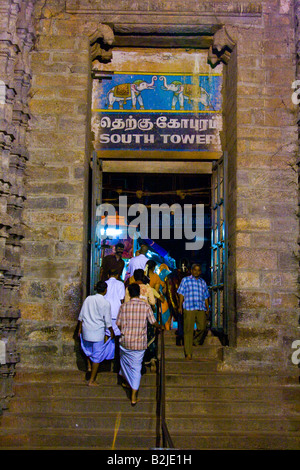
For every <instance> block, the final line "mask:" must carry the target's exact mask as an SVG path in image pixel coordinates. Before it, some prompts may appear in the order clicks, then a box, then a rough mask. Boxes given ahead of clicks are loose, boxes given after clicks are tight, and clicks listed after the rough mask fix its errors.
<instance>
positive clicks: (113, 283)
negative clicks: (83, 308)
mask: <svg viewBox="0 0 300 470" xmlns="http://www.w3.org/2000/svg"><path fill="white" fill-rule="evenodd" d="M105 282H106V284H107V292H106V294H105V296H104V297H105V299H106V300H108V301H109V303H110V307H111V322H112V327H113V330H114V334H115V338H114V341H113V343H114V348H115V352H114V362H113V370H114V371H117V370H119V363H120V348H119V339H120V336H121V332H120V330H119V328H118V327H117V325H116V320H117V316H118V313H119V310H120V307H121V304H122V303H123V301H124V297H125V286H124V283H123V282H122V281H120V280H118V271H117V270H116V269H115V270H110V271H109V279H108V280H107V281H105ZM105 334H106V335H107V336H110V332H109V330H106V332H105ZM109 349H110V346H109Z"/></svg>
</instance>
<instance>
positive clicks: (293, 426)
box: [1, 406, 300, 435]
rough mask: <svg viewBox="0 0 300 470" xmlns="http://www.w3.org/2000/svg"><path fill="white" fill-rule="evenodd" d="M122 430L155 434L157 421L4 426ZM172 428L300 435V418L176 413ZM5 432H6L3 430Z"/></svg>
mask: <svg viewBox="0 0 300 470" xmlns="http://www.w3.org/2000/svg"><path fill="white" fill-rule="evenodd" d="M119 419H120V422H119V429H120V430H123V431H126V430H127V429H130V430H133V429H134V430H135V431H140V432H148V431H151V432H153V433H154V432H155V430H156V425H157V419H156V416H155V415H154V414H153V415H152V416H150V415H149V414H148V413H147V412H145V413H143V412H140V411H139V407H138V406H137V407H135V408H132V407H130V411H128V413H119V412H116V411H114V412H111V413H109V412H105V413H101V412H97V411H94V412H92V413H86V414H85V415H82V414H81V413H75V412H74V413H72V412H68V413H58V412H56V413H55V412H53V413H43V412H42V413H31V412H28V413H12V412H10V411H8V412H6V413H5V414H4V416H3V417H2V418H1V424H2V427H3V429H4V430H5V432H7V431H8V430H9V429H14V430H17V429H19V430H22V431H24V430H26V429H27V430H33V429H41V428H43V429H44V430H45V429H47V428H51V429H81V430H82V432H85V431H86V430H91V429H94V430H96V429H98V430H99V432H100V433H101V432H102V430H106V431H107V430H113V429H115V427H116V423H117V422H118V421H119ZM166 421H167V425H168V429H169V431H170V433H171V435H172V433H173V431H174V432H175V431H176V432H180V431H183V432H186V430H189V432H190V434H191V435H193V433H194V432H232V431H241V432H246V431H247V432H249V431H251V432H259V431H260V432H261V431H263V432H291V433H298V434H299V435H300V417H298V418H297V417H294V416H292V417H289V418H286V417H283V416H271V417H265V416H256V415H253V416H249V415H248V416H232V415H231V414H229V415H223V416H214V415H213V416H211V415H210V416H205V415H203V416H201V417H200V419H199V416H186V414H185V413H183V414H179V413H178V414H176V415H175V414H172V416H168V417H167V419H166ZM1 432H2V431H1Z"/></svg>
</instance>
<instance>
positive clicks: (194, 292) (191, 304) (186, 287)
mask: <svg viewBox="0 0 300 470" xmlns="http://www.w3.org/2000/svg"><path fill="white" fill-rule="evenodd" d="M177 292H178V294H181V295H183V297H184V301H183V305H182V306H183V308H184V310H206V306H205V299H208V298H209V292H208V287H207V284H206V282H205V281H204V280H203V279H201V278H200V277H199V278H198V279H196V278H195V277H194V276H187V277H184V278H183V279H182V281H181V283H180V286H179V288H178V290H177Z"/></svg>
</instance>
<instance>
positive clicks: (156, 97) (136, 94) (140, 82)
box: [92, 72, 222, 151]
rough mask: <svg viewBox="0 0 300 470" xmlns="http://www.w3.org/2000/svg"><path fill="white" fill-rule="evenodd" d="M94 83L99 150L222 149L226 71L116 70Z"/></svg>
mask: <svg viewBox="0 0 300 470" xmlns="http://www.w3.org/2000/svg"><path fill="white" fill-rule="evenodd" d="M93 82H94V86H93V109H92V130H93V132H94V133H95V141H96V142H95V146H96V149H102V150H143V151H144V150H158V151H164V150H165V151H168V150H172V151H174V150H175V151H186V150H193V151H195V150H198V151H199V150H200V151H201V150H204V151H205V150H218V149H219V146H220V141H219V131H220V129H221V126H222V119H221V109H222V99H221V86H222V76H221V74H196V75H195V74H182V73H181V74H176V73H174V74H172V73H161V74H160V73H155V74H153V73H152V74H151V73H145V72H141V73H138V72H136V73H132V72H130V73H125V72H121V73H116V72H115V73H113V74H111V75H109V74H107V75H106V76H105V77H104V78H101V79H100V80H94V81H93Z"/></svg>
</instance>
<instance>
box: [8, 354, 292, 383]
mask: <svg viewBox="0 0 300 470" xmlns="http://www.w3.org/2000/svg"><path fill="white" fill-rule="evenodd" d="M193 362H194V361H191V362H190V364H193ZM187 363H189V361H185V360H182V361H181V364H182V368H181V369H180V373H179V372H178V373H175V372H174V371H172V370H171V371H170V370H169V369H170V367H169V366H168V370H167V371H166V385H167V386H176V385H178V384H181V385H183V386H187V387H191V386H202V387H203V386H216V387H227V386H229V387H233V386H235V387H239V386H240V387H249V386H260V385H261V386H274V385H294V384H295V378H294V377H291V376H290V375H285V374H272V373H265V372H232V371H230V372H227V371H218V370H210V369H209V368H208V369H209V370H204V371H202V369H200V368H198V370H197V376H195V373H191V371H189V370H188V369H187V368H186V367H185V365H186V364H187ZM187 367H190V366H187ZM191 367H195V366H194V365H193V366H191ZM117 380H118V378H117V374H116V373H113V372H103V373H102V372H101V373H99V374H98V375H97V381H98V382H99V384H100V385H114V384H116V383H117ZM156 381H157V375H156V374H155V373H151V372H149V370H148V371H147V373H146V374H144V375H143V376H142V379H141V386H156ZM14 383H15V384H21V383H27V384H29V385H30V384H37V383H50V384H53V386H56V384H62V383H64V384H72V385H73V386H76V384H77V385H78V384H82V383H85V373H84V372H82V371H74V370H70V371H64V372H62V371H61V370H57V371H49V372H47V371H43V372H39V371H30V373H28V372H26V371H20V372H18V373H17V374H16V376H15V378H14Z"/></svg>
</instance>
